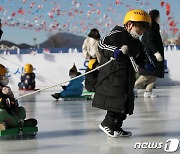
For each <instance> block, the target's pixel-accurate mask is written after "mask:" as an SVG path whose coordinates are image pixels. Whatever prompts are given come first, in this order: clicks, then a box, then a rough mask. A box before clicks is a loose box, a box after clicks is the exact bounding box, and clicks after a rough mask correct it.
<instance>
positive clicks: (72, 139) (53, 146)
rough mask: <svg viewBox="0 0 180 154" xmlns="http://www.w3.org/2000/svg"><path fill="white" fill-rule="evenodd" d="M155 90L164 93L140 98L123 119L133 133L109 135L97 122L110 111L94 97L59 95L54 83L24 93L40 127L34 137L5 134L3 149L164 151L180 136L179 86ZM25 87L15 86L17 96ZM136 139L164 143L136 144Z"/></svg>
mask: <svg viewBox="0 0 180 154" xmlns="http://www.w3.org/2000/svg"><path fill="white" fill-rule="evenodd" d="M154 91H155V92H156V93H157V94H158V95H159V97H157V98H143V97H138V98H137V99H136V101H135V110H134V114H133V115H132V116H128V117H127V119H126V121H125V122H124V124H123V128H124V129H125V130H129V131H132V133H133V135H132V136H131V137H129V138H126V137H119V138H108V137H107V136H106V135H105V134H104V133H103V132H102V131H101V130H100V129H99V127H98V125H99V124H100V122H101V121H102V120H103V118H104V116H105V113H106V111H103V110H100V109H97V108H93V107H92V101H91V100H88V101H61V100H59V101H55V100H54V99H53V98H51V96H50V94H51V93H54V92H56V91H55V90H52V89H50V90H47V91H42V92H39V93H37V94H33V95H30V96H27V97H24V98H22V99H20V100H19V103H20V105H23V106H24V107H25V108H26V110H27V118H29V117H33V118H36V119H37V120H38V127H39V132H38V133H37V136H36V138H34V139H33V138H23V137H22V138H20V137H17V138H12V137H1V138H0V154H135V153H137V154H145V153H146V154H152V153H157V154H164V153H166V152H165V150H164V148H165V146H167V145H169V144H170V141H169V142H168V143H166V142H167V141H168V139H179V140H180V87H157V89H155V90H154ZM26 93H28V92H23V91H20V92H19V91H16V92H15V96H16V97H18V96H21V95H24V94H26ZM137 142H140V143H141V144H144V142H147V143H146V144H151V143H154V144H158V145H161V146H159V147H158V148H156V149H150V148H149V149H143V148H141V149H138V148H137V149H134V146H135V144H136V143H137ZM179 146H180V145H179ZM165 149H166V150H168V147H166V148H165ZM175 153H177V154H180V147H179V149H178V150H177V151H176V152H175Z"/></svg>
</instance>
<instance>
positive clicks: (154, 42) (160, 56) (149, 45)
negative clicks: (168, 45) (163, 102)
mask: <svg viewBox="0 0 180 154" xmlns="http://www.w3.org/2000/svg"><path fill="white" fill-rule="evenodd" d="M149 15H150V17H151V21H152V24H151V27H150V29H148V30H147V31H146V32H145V33H144V34H143V36H142V43H143V44H144V46H145V50H146V51H147V53H148V55H149V56H150V57H151V59H152V60H153V63H154V65H155V72H154V75H155V76H156V77H158V78H164V46H163V42H162V39H161V35H160V26H159V24H158V21H159V19H160V14H159V11H158V10H151V11H150V12H149Z"/></svg>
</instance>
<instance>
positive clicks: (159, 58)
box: [154, 52, 163, 62]
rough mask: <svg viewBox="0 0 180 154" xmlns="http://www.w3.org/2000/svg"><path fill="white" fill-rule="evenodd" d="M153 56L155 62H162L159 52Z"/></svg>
mask: <svg viewBox="0 0 180 154" xmlns="http://www.w3.org/2000/svg"><path fill="white" fill-rule="evenodd" d="M154 56H155V57H156V59H157V61H159V62H160V61H162V60H163V58H162V56H161V54H160V53H159V52H156V53H155V54H154Z"/></svg>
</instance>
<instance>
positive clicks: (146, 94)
mask: <svg viewBox="0 0 180 154" xmlns="http://www.w3.org/2000/svg"><path fill="white" fill-rule="evenodd" d="M144 97H145V98H148V97H151V98H155V97H157V95H156V94H155V93H153V92H144Z"/></svg>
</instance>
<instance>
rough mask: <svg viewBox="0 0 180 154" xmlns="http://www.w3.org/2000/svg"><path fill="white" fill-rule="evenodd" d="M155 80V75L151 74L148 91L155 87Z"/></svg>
mask: <svg viewBox="0 0 180 154" xmlns="http://www.w3.org/2000/svg"><path fill="white" fill-rule="evenodd" d="M155 81H156V77H155V76H151V77H150V78H149V80H148V81H147V86H146V91H148V92H151V91H152V89H153V88H154V85H155Z"/></svg>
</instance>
